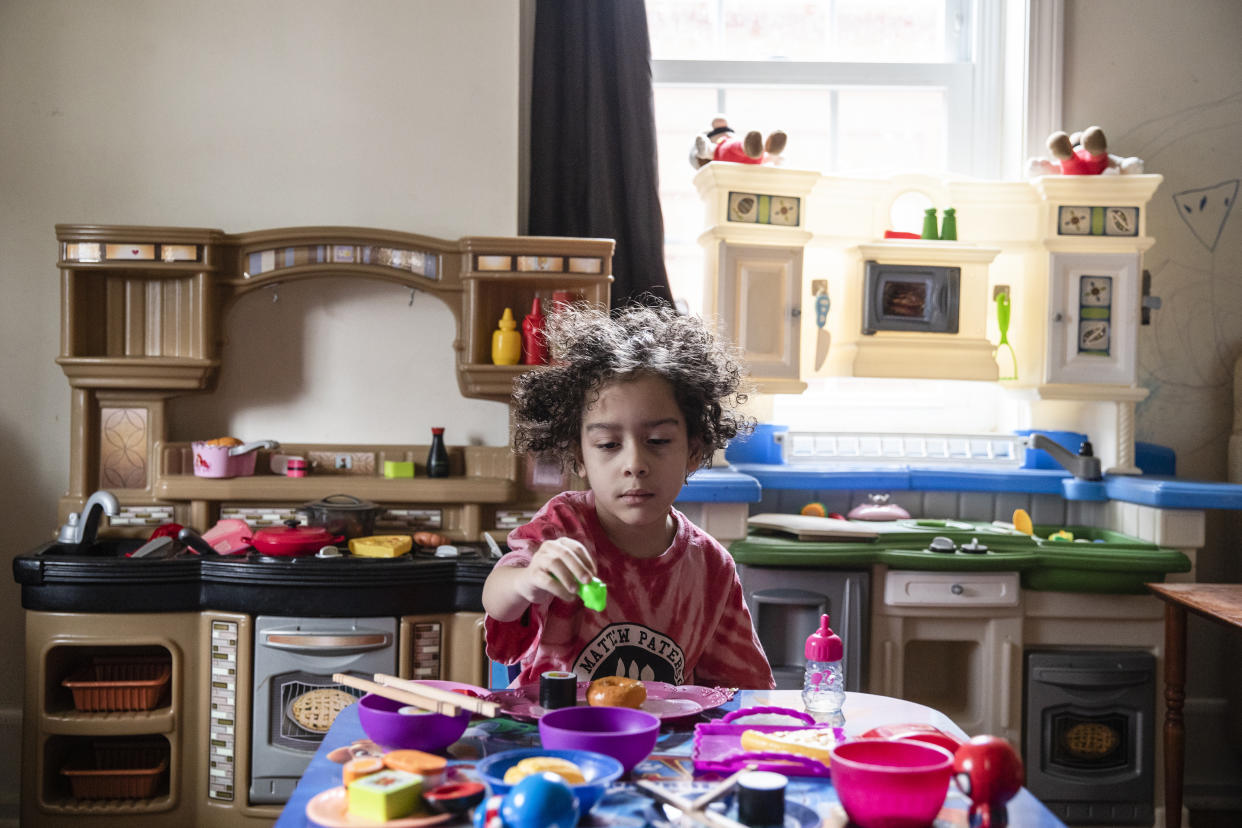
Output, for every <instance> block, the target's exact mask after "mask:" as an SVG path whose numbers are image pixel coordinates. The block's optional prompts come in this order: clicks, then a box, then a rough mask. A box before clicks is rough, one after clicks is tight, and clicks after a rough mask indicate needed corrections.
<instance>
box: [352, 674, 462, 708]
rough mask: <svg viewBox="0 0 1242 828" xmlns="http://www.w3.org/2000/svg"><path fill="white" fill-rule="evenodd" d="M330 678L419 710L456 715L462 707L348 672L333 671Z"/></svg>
mask: <svg viewBox="0 0 1242 828" xmlns="http://www.w3.org/2000/svg"><path fill="white" fill-rule="evenodd" d="M332 680H333V681H335V682H337V683H338V684H344V685H345V686H347V687H353V688H355V689H357V690H365V691H367V692H368V693H374V694H375V695H377V696H383V697H384V698H386V699H392V700H393V701H398V702H402V703H403V704H408V705H411V706H413V707H417V708H419V709H420V710H430V711H431V712H432V713H442V714H444V715H445V716H456V715H457V714H458V713H460V712H461V711H462V710H463V709H464V708H462V707H461V706H460V705H458V704H457V702H456V701H454V700H450V701H444V700H441V699H433V698H430V697H428V696H423V695H420V694H418V693H411V692H409V691H408V690H401V689H398V688H396V687H389V686H388V685H386V684H376V683H375V682H373V681H367V680H366V679H364V678H358V677H357V676H351V675H349V674H348V673H333V674H332Z"/></svg>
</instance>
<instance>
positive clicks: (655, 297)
mask: <svg viewBox="0 0 1242 828" xmlns="http://www.w3.org/2000/svg"><path fill="white" fill-rule="evenodd" d="M530 147H531V149H530V156H531V157H530V205H529V213H528V215H529V223H530V226H529V232H530V234H531V235H534V236H587V237H594V238H610V239H615V240H616V243H617V247H616V252H615V254H614V256H613V261H612V272H613V283H612V305H613V307H620V306H621V305H624V304H627V303H629V302H632V301H639V302H643V303H646V304H654V303H658V302H665V303H668V304H671V303H672V295H671V291H670V290H669V284H668V274H667V273H666V271H665V269H664V219H663V216H662V215H661V213H660V199H659V195H658V193H657V187H658V183H659V179H658V173H657V167H656V140H655V106H654V97H653V93H652V88H651V44H650V41H649V40H648V37H647V12H646V9H645V8H644V6H643V3H642V2H641V0H539V2H538V3H537V4H536V7H535V37H534V65H533V67H532V78H531V112H530Z"/></svg>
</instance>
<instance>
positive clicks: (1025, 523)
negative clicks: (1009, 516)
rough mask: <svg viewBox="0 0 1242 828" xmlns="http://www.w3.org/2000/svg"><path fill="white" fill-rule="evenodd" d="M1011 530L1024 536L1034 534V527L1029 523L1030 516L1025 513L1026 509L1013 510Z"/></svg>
mask: <svg viewBox="0 0 1242 828" xmlns="http://www.w3.org/2000/svg"><path fill="white" fill-rule="evenodd" d="M1013 528H1014V529H1015V530H1017V531H1019V532H1021V533H1022V534H1024V535H1033V534H1035V526H1034V524H1032V523H1031V516H1030V515H1028V514H1027V513H1026V509H1014V510H1013Z"/></svg>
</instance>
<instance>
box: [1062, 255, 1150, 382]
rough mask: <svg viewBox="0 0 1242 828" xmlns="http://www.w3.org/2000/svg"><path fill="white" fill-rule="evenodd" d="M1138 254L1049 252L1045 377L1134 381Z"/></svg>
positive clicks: (1137, 312)
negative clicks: (1050, 253)
mask: <svg viewBox="0 0 1242 828" xmlns="http://www.w3.org/2000/svg"><path fill="white" fill-rule="evenodd" d="M1138 278H1139V254H1137V253H1121V254H1101V253H1053V254H1052V256H1051V261H1050V263H1049V295H1048V312H1049V320H1048V352H1047V363H1046V374H1047V379H1046V381H1047V382H1050V383H1053V382H1066V383H1102V384H1106V385H1133V384H1134V382H1135V379H1136V358H1135V350H1136V348H1137V344H1138V343H1137V325H1138V317H1139V298H1138V293H1139V292H1138Z"/></svg>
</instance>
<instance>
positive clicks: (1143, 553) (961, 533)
mask: <svg viewBox="0 0 1242 828" xmlns="http://www.w3.org/2000/svg"><path fill="white" fill-rule="evenodd" d="M858 525H860V526H864V527H866V528H867V529H868V530H872V531H874V532H875V537H874V539H871V540H861V539H860V540H846V541H826V540H798V539H795V538H792V537H789V536H787V535H781V534H763V533H752V534H750V535H749V536H747V537H746V538H745V539H743V540H739V541H734V542H733V543H732V544H730V545H729V552H730V554H732V555H733V558H734V560H736V561H737V562H738V563H739V564H750V565H756V566H765V567H822V566H833V567H844V566H870V565H872V564H884V565H886V566H888V567H890V568H891V569H904V570H921V571H933V572H935V571H943V572H1017V573H1019V574H1020V576H1021V579H1022V586H1023V587H1024V588H1026V589H1037V590H1054V591H1058V592H1093V593H1117V594H1136V595H1141V594H1144V593H1146V591H1147V589H1146V587H1145V586H1144V585H1145V584H1146V583H1150V582H1153V581H1155V582H1159V581H1163V580H1164V578H1165V575H1166V574H1168V573H1174V572H1176V573H1180V572H1189V571H1190V569H1191V561H1190V559H1189V558H1188V557H1187V556H1186V555H1184V554H1183V553H1181V552H1179V551H1177V550H1174V549H1165V548H1162V547H1159V546H1156V545H1155V544H1152V543H1147V542H1145V541H1142V540H1139V539H1137V538H1132V537H1129V536H1127V535H1124V534H1122V533H1120V532H1114V531H1111V530H1108V529H1097V528H1093V527H1086V526H1069V527H1061V526H1057V527H1052V526H1035V527H1034V532H1035V534H1034V535H1026V534H1024V533H1022V532H1018V531H1016V530H1013V529H1010V528H1006V527H1003V526H998V525H996V524H992V523H986V522H979V521H962V520H930V519H912V518H911V519H903V520H894V521H870V522H866V523H858ZM1062 531H1065V532H1068V533H1069V535H1070V536H1072V538H1073V539H1074V540H1050V539H1048V538H1049V537H1050V536H1053V535H1054V534H1055V533H1058V532H1062ZM1075 541H1079V542H1075Z"/></svg>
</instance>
